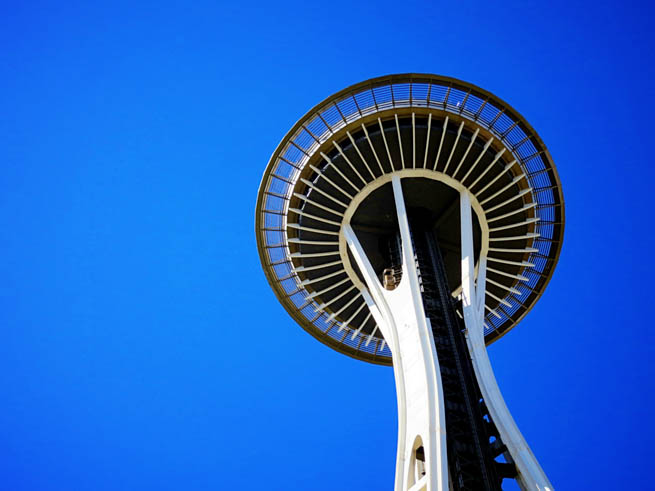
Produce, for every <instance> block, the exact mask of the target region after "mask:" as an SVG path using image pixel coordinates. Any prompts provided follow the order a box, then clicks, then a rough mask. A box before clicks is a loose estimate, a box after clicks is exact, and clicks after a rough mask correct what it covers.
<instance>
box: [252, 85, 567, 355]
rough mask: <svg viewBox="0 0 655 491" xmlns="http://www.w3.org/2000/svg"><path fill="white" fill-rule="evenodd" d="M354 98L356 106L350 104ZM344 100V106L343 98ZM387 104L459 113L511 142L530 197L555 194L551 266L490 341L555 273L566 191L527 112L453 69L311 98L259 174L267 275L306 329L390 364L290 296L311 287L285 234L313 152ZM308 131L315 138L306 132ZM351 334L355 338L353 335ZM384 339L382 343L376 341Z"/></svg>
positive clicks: (489, 337) (258, 227) (258, 226)
mask: <svg viewBox="0 0 655 491" xmlns="http://www.w3.org/2000/svg"><path fill="white" fill-rule="evenodd" d="M426 86H427V87H429V89H428V92H427V97H423V98H421V97H420V96H419V97H417V96H416V93H417V91H418V89H419V88H421V89H424V88H425V87H426ZM394 87H396V88H397V90H399V94H400V93H402V94H405V95H406V90H407V88H409V98H406V97H405V98H402V97H398V98H394ZM384 88H389V89H390V91H391V101H382V102H379V103H378V102H375V105H374V107H373V106H370V107H364V108H362V107H360V105H359V104H358V99H357V96H359V95H361V94H365V93H367V92H370V93H371V94H373V100H374V101H375V91H378V90H382V89H384ZM433 88H434V89H435V92H434V93H435V94H437V92H438V93H440V94H441V95H442V97H441V100H439V99H438V98H432V97H431V91H432V90H433ZM401 89H402V90H401ZM412 89H415V91H414V96H413V94H412ZM437 89H438V91H437ZM443 91H445V95H444V94H443ZM353 102H354V108H353V107H352V106H353ZM360 102H361V101H360ZM346 103H349V104H350V107H346ZM342 104H343V105H344V106H340V105H342ZM334 109H336V111H337V112H338V114H339V117H340V118H341V121H335V122H334V123H333V124H331V122H330V121H328V120H327V119H326V118H327V116H326V114H327V112H328V111H330V110H332V112H334ZM351 110H353V112H349V111H351ZM389 111H391V112H393V114H396V115H397V114H404V115H409V114H411V113H412V112H415V111H419V112H421V111H422V112H423V114H428V113H430V114H436V113H440V114H443V115H444V116H448V117H452V118H453V119H454V120H455V121H461V122H462V126H463V125H464V123H465V122H467V123H468V124H469V125H470V126H472V127H474V128H479V129H482V130H484V131H485V132H486V134H488V135H491V136H492V139H493V138H495V139H496V141H497V142H498V143H500V144H502V146H503V147H504V148H506V149H508V150H509V151H510V152H511V155H512V156H514V158H515V160H516V161H517V162H518V163H519V166H520V167H521V169H522V170H523V172H524V173H525V174H526V176H525V177H526V180H527V181H528V183H529V186H528V189H530V190H531V191H530V196H531V197H532V199H533V201H535V202H536V203H539V200H538V199H537V198H535V196H536V195H537V194H539V193H541V192H545V191H546V190H548V191H549V193H550V194H551V195H552V201H553V203H547V204H545V205H543V206H544V207H550V208H552V213H553V217H554V218H553V220H552V221H551V222H549V223H551V224H552V230H553V231H552V238H551V239H548V242H549V244H551V246H549V249H548V257H547V258H546V260H545V264H546V266H544V268H542V271H543V274H542V275H541V277H540V279H539V280H538V282H537V285H538V287H537V288H536V289H533V290H532V296H531V297H530V302H529V303H526V304H525V305H522V307H523V310H522V311H521V312H520V313H518V315H516V316H515V317H512V316H513V315H514V314H512V316H507V319H506V321H504V323H503V324H501V325H498V326H496V327H495V328H494V329H491V330H490V331H489V332H485V342H486V343H487V344H490V343H492V342H494V341H496V340H497V339H499V338H500V337H502V336H503V335H505V334H506V333H507V332H509V331H510V330H511V329H512V328H513V327H514V326H516V325H517V324H518V323H519V322H520V321H521V320H522V319H523V317H524V316H525V315H526V314H527V313H528V312H529V311H530V310H531V309H532V307H533V306H534V305H535V304H536V302H537V301H538V299H539V298H540V297H541V295H542V294H543V292H544V290H545V288H546V286H547V285H548V283H549V282H550V279H551V278H552V275H553V272H554V270H555V266H556V265H557V262H558V259H559V255H560V252H561V247H562V242H563V237H564V223H565V218H564V217H565V214H564V198H563V194H562V187H561V182H560V179H559V175H558V173H557V169H556V167H555V165H554V163H553V160H552V157H551V155H550V153H549V151H548V149H547V148H546V146H545V144H544V143H543V141H542V140H541V138H540V137H539V135H538V134H537V133H536V131H535V130H534V129H533V128H532V127H531V126H530V124H529V123H528V122H527V121H526V120H525V118H523V117H522V116H521V115H520V114H519V113H518V112H517V111H516V110H515V109H513V108H512V107H511V106H510V105H509V104H507V103H506V102H505V101H503V100H502V99H500V98H498V97H496V96H494V95H493V94H491V93H490V92H487V91H485V90H483V89H481V88H479V87H477V86H475V85H473V84H470V83H467V82H463V81H461V80H457V79H454V78H450V77H444V76H439V75H431V74H416V73H410V74H398V75H390V76H383V77H377V78H373V79H370V80H366V81H364V82H360V83H358V84H355V85H352V86H350V87H347V88H345V89H343V90H341V91H339V92H337V93H336V94H334V95H332V96H330V97H328V98H326V99H325V100H324V101H322V102H321V103H319V104H317V105H316V106H314V107H313V108H312V109H311V110H310V111H308V112H307V113H306V114H305V115H304V116H303V117H302V118H301V119H300V120H299V121H298V122H297V123H296V124H295V125H294V126H293V127H292V128H291V129H290V130H289V132H287V134H286V135H285V137H284V138H283V139H282V141H281V142H280V144H279V145H278V146H277V148H276V149H275V151H274V152H273V154H272V156H271V159H270V160H269V163H268V165H267V167H266V170H265V172H264V175H263V177H262V181H261V184H260V187H259V191H258V195H257V203H256V210H255V234H256V238H257V249H258V252H259V256H260V260H261V262H262V266H263V269H264V273H265V275H266V278H267V280H268V282H269V284H270V285H271V287H272V288H273V291H274V292H275V294H276V296H277V297H278V300H279V301H280V303H282V305H283V306H284V307H285V309H286V310H287V312H288V313H289V314H290V315H291V316H292V318H293V319H294V320H296V322H298V323H299V324H300V325H301V327H302V328H303V329H305V330H306V331H307V332H309V333H310V334H311V335H312V336H313V337H315V338H316V339H318V340H319V341H321V342H323V343H324V344H326V345H328V346H330V347H332V348H333V349H335V350H337V351H339V352H341V353H344V354H347V355H349V356H351V357H354V358H357V359H360V360H364V361H368V362H372V363H377V364H383V365H390V364H391V352H390V351H389V348H388V346H385V343H384V342H383V341H382V342H381V343H380V341H381V339H379V338H375V339H376V343H375V349H374V350H372V351H371V350H363V349H360V346H361V345H362V344H363V339H361V340H359V344H356V343H346V342H344V339H346V338H350V336H349V335H348V334H349V333H350V331H349V330H348V329H346V332H345V333H344V335H343V337H342V338H341V340H339V339H337V338H336V337H332V336H331V335H330V334H329V332H330V329H331V327H330V328H327V330H326V331H324V330H323V328H322V327H319V325H317V323H316V322H317V320H316V319H315V320H314V321H312V319H310V318H309V317H307V316H306V315H305V314H304V313H303V312H302V311H301V309H300V308H299V307H298V306H297V305H296V304H295V303H294V302H293V300H292V299H291V295H294V294H296V293H299V292H300V293H301V294H302V293H305V294H307V295H309V293H308V292H307V291H306V290H304V289H303V288H302V286H301V284H300V282H299V280H298V278H299V277H298V275H297V273H295V266H293V260H292V259H291V256H290V251H289V246H288V242H287V240H288V236H287V222H286V216H287V213H288V211H289V210H288V208H289V198H290V197H291V195H292V193H293V192H294V190H295V186H296V184H297V181H298V179H299V178H300V177H301V175H306V174H307V172H305V170H306V167H307V165H309V163H310V161H311V160H312V156H314V155H315V154H316V152H318V150H319V149H320V148H322V146H323V145H324V144H325V143H326V142H330V141H332V140H333V138H332V137H333V136H334V135H337V134H339V135H344V134H345V133H344V132H345V131H347V130H348V129H353V128H354V127H355V126H354V125H357V124H360V123H362V122H363V121H366V120H367V119H366V118H369V119H370V117H373V116H377V115H379V114H380V113H384V112H389ZM319 118H320V120H321V121H322V124H323V126H325V128H326V129H327V131H325V132H323V133H322V134H317V135H315V134H313V133H312V132H311V131H310V130H309V129H308V126H309V125H311V124H312V123H313V122H315V121H317V120H318V119H319ZM444 131H445V129H444ZM308 135H309V136H310V138H308ZM526 142H528V143H530V148H531V149H534V150H535V152H533V153H531V154H530V155H521V147H522V146H525V143H526ZM455 144H456V143H455ZM291 147H295V150H297V152H296V153H298V152H300V154H302V157H300V158H299V159H298V161H297V162H291V161H288V160H285V158H283V156H284V155H286V154H285V152H287V151H288V150H289V149H290V148H291ZM281 157H282V159H281ZM281 160H285V162H288V163H289V164H290V165H291V166H292V167H294V169H295V170H294V175H293V176H286V177H283V178H282V180H284V181H286V182H287V184H288V185H287V186H286V192H288V195H287V198H286V201H285V202H284V206H283V210H280V212H279V213H278V215H281V218H280V221H281V223H282V225H283V226H282V227H281V228H280V229H279V230H277V231H279V232H280V233H279V236H280V238H282V237H284V238H283V239H282V240H281V244H282V245H281V246H279V248H280V249H284V252H283V255H284V256H285V258H286V261H284V260H277V261H276V260H274V259H273V258H272V257H271V255H270V254H269V253H268V252H267V251H270V250H271V245H273V244H270V243H268V242H267V238H268V235H267V234H268V231H269V230H270V229H267V227H266V213H267V212H266V210H265V209H264V208H263V205H264V202H265V201H266V200H265V198H266V196H267V193H268V192H269V191H270V188H271V186H272V179H273V178H275V179H277V180H279V179H280V177H279V176H277V175H274V173H275V169H276V167H277V166H278V164H279V163H280V161H281ZM531 161H536V162H539V163H541V167H542V168H540V169H539V170H537V171H535V172H534V173H531V172H526V170H528V171H529V166H528V162H531ZM295 164H297V165H295ZM381 170H382V169H381ZM303 173H304V174H303ZM544 173H545V175H546V176H547V177H548V178H549V180H550V181H551V186H548V187H543V188H540V187H532V183H533V181H532V178H533V177H535V176H537V175H543V174H544ZM455 174H457V172H455ZM387 175H388V174H387ZM278 184H279V183H278ZM281 194H284V193H281ZM269 195H270V193H269ZM280 199H282V198H280ZM539 206H541V205H535V214H536V213H537V211H536V210H537V209H539ZM282 212H283V213H282ZM555 218H556V219H555ZM280 261H282V262H280ZM284 262H286V263H289V264H291V265H292V267H291V268H290V270H291V273H292V274H291V277H289V278H287V280H293V281H294V282H295V285H296V288H295V291H292V292H290V291H288V289H287V288H286V287H285V286H283V284H282V281H281V278H282V277H281V276H280V275H279V274H278V272H277V270H276V266H278V265H280V264H282V263H284ZM548 264H549V265H548ZM296 280H298V281H296ZM285 281H286V280H285ZM307 295H305V298H307ZM309 307H312V308H313V306H312V303H311V302H310V303H309ZM305 308H306V307H305ZM313 310H314V313H317V312H318V316H317V319H318V320H321V317H322V316H323V315H327V314H325V313H324V312H323V313H322V312H321V311H320V309H319V310H317V309H316V308H314V309H313ZM515 313H517V312H515ZM322 321H325V319H324V318H323V319H322ZM335 324H337V322H336V321H334V322H333V324H332V327H334V325H335ZM343 327H347V326H342V327H341V328H340V329H339V331H341V329H343ZM353 339H355V336H354V335H353ZM358 339H359V338H358ZM369 342H370V339H369ZM367 346H368V345H367ZM380 346H381V349H378V348H380Z"/></svg>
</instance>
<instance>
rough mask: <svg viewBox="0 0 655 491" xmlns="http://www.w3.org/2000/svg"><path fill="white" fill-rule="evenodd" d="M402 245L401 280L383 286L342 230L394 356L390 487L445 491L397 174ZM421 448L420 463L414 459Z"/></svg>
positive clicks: (434, 395) (438, 421)
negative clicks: (392, 476)
mask: <svg viewBox="0 0 655 491" xmlns="http://www.w3.org/2000/svg"><path fill="white" fill-rule="evenodd" d="M392 185H393V191H394V198H395V204H396V212H397V215H398V224H399V226H400V236H401V243H402V262H403V265H402V279H401V281H400V283H399V284H398V285H397V286H396V288H395V289H394V290H391V291H389V290H385V289H384V288H383V287H382V285H381V283H380V281H379V280H378V278H377V275H376V274H375V272H374V270H373V268H372V266H371V264H370V262H369V260H368V258H367V257H366V254H365V253H364V250H363V248H362V246H361V244H360V243H359V240H358V239H357V236H356V234H355V232H354V231H353V229H352V228H351V227H350V225H348V224H345V225H344V226H343V228H342V232H343V234H344V236H345V239H346V243H347V244H348V248H349V249H350V251H351V252H352V255H353V257H354V258H355V262H356V263H357V265H358V267H359V270H360V271H361V273H362V275H363V276H364V279H365V282H366V286H367V287H368V291H366V290H363V291H362V294H363V296H364V299H365V300H366V302H367V303H368V304H369V308H370V309H371V313H372V315H373V317H374V318H375V320H376V322H377V323H378V326H379V328H380V330H381V331H382V334H383V335H384V338H385V339H386V340H387V343H388V344H389V348H390V349H391V352H392V356H393V367H394V375H395V379H396V393H397V398H398V453H397V459H396V484H395V491H409V490H411V491H421V490H426V491H448V463H447V456H446V419H445V418H446V417H445V409H444V400H443V391H442V387H441V376H440V372H439V362H438V360H437V353H436V348H435V345H434V341H433V339H432V329H431V326H430V323H429V320H428V319H427V317H426V315H425V312H424V310H423V300H422V297H421V291H420V285H419V280H418V274H417V271H416V264H415V259H414V249H413V247H412V242H411V237H410V231H409V223H408V220H407V213H406V210H405V201H404V199H403V194H402V186H401V182H400V178H399V177H398V176H394V177H393V179H392ZM419 447H423V451H424V455H425V463H424V464H423V462H421V461H419V460H417V458H416V457H417V455H416V450H417V449H418V448H419Z"/></svg>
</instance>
